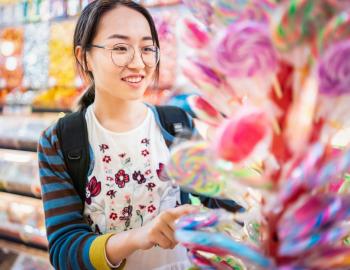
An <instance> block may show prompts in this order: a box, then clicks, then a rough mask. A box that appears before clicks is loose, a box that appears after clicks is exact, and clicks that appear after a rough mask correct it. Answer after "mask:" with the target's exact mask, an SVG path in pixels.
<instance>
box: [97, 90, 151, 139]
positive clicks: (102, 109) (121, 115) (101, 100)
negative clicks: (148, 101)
mask: <svg viewBox="0 0 350 270" xmlns="http://www.w3.org/2000/svg"><path fill="white" fill-rule="evenodd" d="M93 110H94V114H95V116H96V118H97V120H98V121H99V122H100V124H101V125H102V126H103V127H104V128H106V129H108V130H111V131H114V132H125V131H128V130H131V129H133V128H135V127H137V126H139V125H140V124H141V123H142V122H143V120H144V119H145V117H146V116H147V106H146V105H145V104H144V103H143V102H142V101H141V100H121V99H117V98H111V97H108V98H105V97H102V96H99V95H96V97H95V101H94V104H93Z"/></svg>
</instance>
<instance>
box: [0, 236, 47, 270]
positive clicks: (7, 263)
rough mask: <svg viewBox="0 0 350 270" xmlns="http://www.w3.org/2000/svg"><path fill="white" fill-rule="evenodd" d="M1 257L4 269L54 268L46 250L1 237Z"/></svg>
mask: <svg viewBox="0 0 350 270" xmlns="http://www.w3.org/2000/svg"><path fill="white" fill-rule="evenodd" d="M0 258H1V260H0V269H4V270H28V269H33V270H34V269H35V270H53V268H52V266H51V265H50V260H49V255H48V253H47V252H46V251H43V250H39V249H37V248H33V247H29V246H28V245H24V244H21V243H16V242H13V241H8V240H5V239H0Z"/></svg>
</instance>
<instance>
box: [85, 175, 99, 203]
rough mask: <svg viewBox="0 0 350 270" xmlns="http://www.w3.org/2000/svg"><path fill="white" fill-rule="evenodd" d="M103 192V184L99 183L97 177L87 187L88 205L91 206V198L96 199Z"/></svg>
mask: <svg viewBox="0 0 350 270" xmlns="http://www.w3.org/2000/svg"><path fill="white" fill-rule="evenodd" d="M100 192H101V182H98V181H97V179H96V177H95V176H94V177H92V178H91V179H90V181H89V182H88V184H87V185H86V199H85V201H86V203H87V204H91V198H92V197H96V196H98V195H99V194H100Z"/></svg>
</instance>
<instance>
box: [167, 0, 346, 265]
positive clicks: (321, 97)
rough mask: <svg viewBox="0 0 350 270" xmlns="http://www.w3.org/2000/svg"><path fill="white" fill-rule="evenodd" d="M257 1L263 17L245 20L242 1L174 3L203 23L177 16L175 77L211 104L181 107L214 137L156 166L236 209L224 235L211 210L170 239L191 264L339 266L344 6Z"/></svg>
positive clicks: (322, 0) (342, 252)
mask: <svg viewBox="0 0 350 270" xmlns="http://www.w3.org/2000/svg"><path fill="white" fill-rule="evenodd" d="M261 2H265V1H261ZM266 2H267V3H266V5H265V6H264V8H262V9H261V10H264V13H260V14H264V15H265V16H266V17H264V16H262V15H261V16H260V15H259V13H253V12H252V13H251V16H246V14H245V10H249V7H250V6H251V5H254V3H255V1H253V0H251V1H215V0H213V1H208V5H209V6H210V10H211V13H208V12H207V13H205V12H203V6H200V8H199V9H198V10H196V7H195V4H199V3H200V1H194V2H193V3H191V4H192V6H190V4H189V3H185V4H186V5H188V6H190V11H191V12H192V13H193V14H194V15H195V16H196V17H197V19H199V21H201V23H202V24H204V25H205V27H202V26H201V25H200V23H197V22H195V21H190V20H189V19H187V21H185V24H184V25H185V31H184V40H185V41H186V39H189V38H190V37H191V38H192V40H189V41H188V42H187V44H188V45H189V46H191V47H192V48H193V49H194V50H195V55H193V56H192V57H191V58H190V60H189V61H188V63H189V65H186V66H184V73H185V75H187V76H188V78H189V79H190V81H191V82H192V83H193V84H194V85H195V86H196V87H197V88H198V95H199V96H201V95H202V96H203V100H204V101H206V102H207V103H209V104H210V105H212V107H210V105H209V104H206V103H204V102H202V103H203V104H205V106H204V105H203V104H200V103H198V100H200V99H199V98H198V97H191V98H189V101H190V102H189V103H190V105H191V106H192V107H193V108H192V109H193V111H195V112H196V111H197V112H198V118H199V119H201V120H202V121H203V122H205V123H207V124H208V125H209V126H210V127H211V128H215V129H216V136H214V137H213V138H211V141H206V142H204V141H192V142H187V143H180V144H179V145H175V146H174V147H173V149H172V151H171V158H170V160H169V163H168V165H167V166H166V172H167V174H168V177H169V178H170V179H171V180H172V181H174V182H176V183H178V184H180V185H181V186H182V187H183V188H184V189H187V190H190V191H193V192H196V193H199V194H203V195H206V196H211V197H214V198H225V199H232V200H235V201H236V203H238V204H240V205H241V206H242V207H243V208H244V211H243V212H240V213H234V214H232V215H231V214H229V213H226V214H224V216H225V217H227V219H228V220H229V221H228V222H227V223H228V224H230V225H231V227H230V226H228V227H226V230H224V229H222V227H220V226H219V224H220V222H219V221H218V220H219V218H218V217H217V218H216V219H215V218H214V217H215V213H211V212H210V211H208V213H206V214H203V213H199V214H197V216H196V215H194V216H193V215H190V216H187V217H182V218H181V219H180V220H179V221H178V223H177V230H176V237H177V239H178V240H179V241H180V242H181V243H182V244H183V245H184V246H185V247H187V248H188V249H189V258H190V259H191V261H192V262H193V264H194V265H196V266H197V267H199V268H200V269H235V268H234V266H232V265H229V264H227V260H228V259H232V260H236V262H239V263H241V266H242V267H243V268H244V269H278V270H282V269H283V270H287V269H288V270H292V269H295V270H297V269H305V270H306V269H308V270H316V269H317V270H320V269H321V270H322V269H347V268H349V265H350V259H349V258H350V256H349V246H348V245H347V243H348V239H349V238H348V237H349V235H350V226H349V219H350V217H349V210H348V209H349V205H348V204H349V199H348V198H347V197H348V196H347V194H348V191H349V181H348V179H349V172H350V148H349V147H350V145H349V144H348V142H349V140H348V139H347V140H345V139H344V140H343V143H341V142H340V141H338V142H337V141H336V138H337V135H338V134H340V132H342V134H343V135H342V136H344V137H345V138H350V134H349V129H348V128H349V126H350V122H349V115H350V110H349V106H348V104H350V97H349V89H350V88H349V85H350V82H349V74H348V72H349V70H350V68H349V63H350V60H349V59H348V57H349V56H350V51H349V42H350V39H349V35H348V34H349V31H348V28H349V27H348V25H349V19H348V18H349V15H348V14H349V10H348V8H349V6H348V3H347V2H348V1H331V0H330V1H328V0H317V1H308V0H306V1H303V0H293V1H274V2H273V3H272V2H269V1H266ZM262 5H264V4H262ZM255 12H257V10H255ZM204 14H206V16H203V15H204ZM263 18H264V19H263ZM200 105H203V106H200ZM219 115H220V116H221V117H222V118H223V119H220V120H219V119H217V118H216V116H219ZM346 130H347V131H346ZM277 131H278V132H277ZM233 224H236V225H240V226H241V227H240V228H238V227H236V226H235V225H233ZM242 235H244V236H245V237H242ZM344 239H346V240H345V241H344ZM227 256H228V257H227ZM218 257H220V259H218ZM333 258H334V259H333Z"/></svg>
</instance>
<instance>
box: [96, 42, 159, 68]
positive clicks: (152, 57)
mask: <svg viewBox="0 0 350 270" xmlns="http://www.w3.org/2000/svg"><path fill="white" fill-rule="evenodd" d="M90 47H95V48H100V49H105V50H108V51H110V52H111V58H112V62H113V63H114V65H116V66H118V67H125V66H127V65H128V64H130V63H131V61H132V60H133V58H134V55H135V49H134V47H133V46H131V45H130V44H126V43H118V44H115V45H114V46H113V47H112V48H109V47H107V46H100V45H94V44H91V45H90ZM140 53H141V58H142V61H143V63H144V64H145V65H146V66H147V67H155V66H156V65H157V64H158V62H159V58H160V52H159V48H158V47H157V46H154V45H150V46H145V47H142V48H140Z"/></svg>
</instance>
